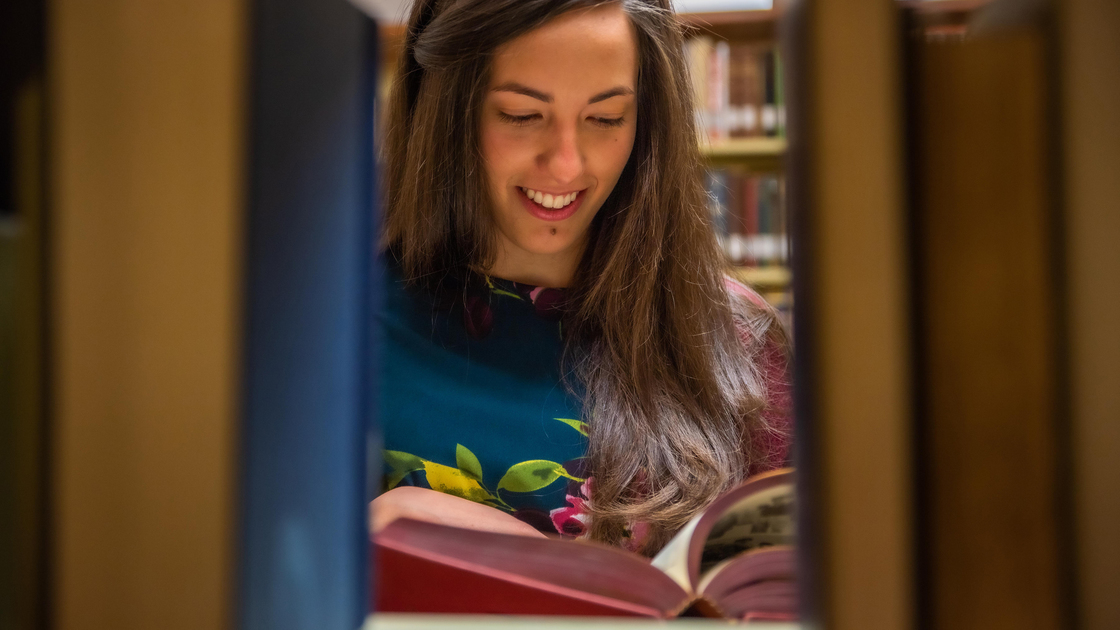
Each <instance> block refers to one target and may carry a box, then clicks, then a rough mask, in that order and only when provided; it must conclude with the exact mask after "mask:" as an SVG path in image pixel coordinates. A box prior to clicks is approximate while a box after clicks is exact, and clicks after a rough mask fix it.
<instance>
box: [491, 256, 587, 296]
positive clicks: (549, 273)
mask: <svg viewBox="0 0 1120 630" xmlns="http://www.w3.org/2000/svg"><path fill="white" fill-rule="evenodd" d="M511 250H514V248H510V247H501V246H499V250H498V258H497V260H496V261H495V262H494V264H493V266H491V267H490V268H489V269H487V270H486V273H487V274H489V275H491V276H494V277H497V278H504V279H506V280H512V281H513V282H519V283H521V284H528V285H532V286H536V287H550V288H556V289H562V288H565V287H567V286H569V285H570V284H571V282H572V278H573V277H574V276H575V274H576V268H577V267H578V266H579V260H580V257H581V255H582V253H583V248H582V247H580V248H572V249H571V250H566V251H562V252H557V253H555V254H530V253H528V252H525V251H522V250H520V249H517V250H514V251H511Z"/></svg>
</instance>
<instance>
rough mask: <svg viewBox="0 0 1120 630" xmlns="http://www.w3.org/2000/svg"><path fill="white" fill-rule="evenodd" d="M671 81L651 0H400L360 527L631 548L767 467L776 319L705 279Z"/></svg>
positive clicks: (679, 71)
mask: <svg viewBox="0 0 1120 630" xmlns="http://www.w3.org/2000/svg"><path fill="white" fill-rule="evenodd" d="M689 86H690V83H689V80H688V77H687V74H686V70H685V66H684V62H683V59H682V53H681V35H680V31H679V28H678V26H677V23H676V20H675V17H674V16H673V15H672V13H671V12H670V9H669V2H668V0H646V1H641V0H621V1H620V0H614V1H606V2H604V1H602V0H419V1H418V2H417V3H416V5H415V6H414V7H413V10H412V13H411V17H410V19H409V25H408V31H407V36H406V40H405V45H404V50H403V51H402V60H401V65H400V74H399V77H398V80H397V84H396V86H395V89H394V95H393V97H392V101H391V103H390V108H389V112H388V118H387V121H386V122H387V139H386V143H385V148H386V153H385V181H384V185H385V190H386V193H387V195H386V200H385V227H384V235H383V245H384V247H385V250H386V257H385V258H386V260H387V262H388V267H389V279H388V282H387V285H388V294H387V296H386V300H385V305H384V308H383V309H382V311H381V313H380V314H379V318H378V322H379V324H380V329H381V334H382V338H383V346H382V356H384V357H385V364H386V365H385V367H384V374H383V377H382V380H381V389H380V396H381V400H382V405H381V421H382V426H383V429H384V432H385V449H386V450H385V457H386V464H387V467H386V470H387V478H386V486H387V488H389V490H388V491H387V492H385V493H384V494H382V495H381V496H379V497H378V498H377V499H376V500H375V501H374V503H373V505H372V511H373V527H374V530H375V531H376V530H377V529H379V528H380V527H382V526H383V525H384V524H385V523H387V522H389V521H391V520H392V519H394V518H397V517H399V516H410V517H413V518H421V519H427V520H435V521H441V522H445V523H451V524H456V525H461V526H465V527H479V528H485V529H493V530H497V531H507V532H514V533H525V534H530V535H531V534H535V533H537V532H559V533H561V534H569V535H575V536H588V537H590V538H592V539H595V540H600V541H604V542H608V543H613V544H623V545H626V546H628V547H630V548H632V549H636V550H639V551H641V552H642V553H647V554H652V553H655V552H656V551H657V550H658V549H659V548H660V547H661V546H663V545H664V543H665V542H666V541H667V540H668V538H669V537H670V536H671V535H672V534H673V533H674V532H675V531H676V530H677V529H679V528H680V527H681V526H682V525H683V524H684V523H685V522H686V521H687V520H688V519H689V518H690V517H691V516H692V515H693V514H695V513H696V512H697V511H698V510H700V509H702V508H703V507H704V506H705V505H706V504H707V503H708V502H710V501H711V500H712V499H713V498H715V497H716V496H717V495H718V494H719V493H721V492H722V491H724V490H727V489H728V488H729V487H731V486H734V485H735V484H737V483H739V482H741V481H742V480H743V479H744V478H745V477H746V476H747V475H749V474H752V473H755V472H759V471H761V470H765V469H767V468H771V467H775V466H777V465H781V464H782V463H783V461H784V460H785V457H786V453H787V451H788V444H789V439H788V430H789V415H788V406H789V390H788V385H787V383H786V376H785V374H786V371H785V358H786V352H785V347H786V345H785V341H784V340H785V337H784V335H783V333H782V331H781V329H780V326H779V325H778V324H777V321H776V319H775V317H774V314H773V312H772V310H771V309H770V308H768V307H767V306H766V305H765V303H764V302H763V301H762V300H761V299H759V298H758V296H757V295H755V294H753V293H752V292H750V291H749V290H748V289H746V288H745V287H742V286H741V285H737V284H735V283H732V282H730V281H728V280H726V279H725V277H724V275H723V271H722V270H723V261H722V259H721V255H720V253H719V251H718V247H717V245H716V243H715V239H714V236H713V232H712V228H711V226H710V224H709V222H708V218H707V215H708V210H707V198H706V194H705V190H704V187H703V176H704V173H703V169H702V165H701V159H700V155H699V152H698V149H697V147H696V138H697V134H696V130H695V127H694V123H693V112H692V107H691V103H690V87H689ZM433 490H436V491H435V492H433ZM440 491H442V492H440Z"/></svg>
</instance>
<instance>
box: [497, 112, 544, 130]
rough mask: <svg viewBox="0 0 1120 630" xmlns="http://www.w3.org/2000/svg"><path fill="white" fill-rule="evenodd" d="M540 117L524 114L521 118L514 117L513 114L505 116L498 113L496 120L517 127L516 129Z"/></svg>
mask: <svg viewBox="0 0 1120 630" xmlns="http://www.w3.org/2000/svg"><path fill="white" fill-rule="evenodd" d="M540 117H541V115H540V114H525V115H523V116H514V115H513V114H507V113H505V112H503V111H499V112H498V120H501V121H502V122H507V123H510V124H512V125H517V126H518V127H523V126H525V125H528V124H529V123H531V122H533V121H534V120H536V119H538V118H540Z"/></svg>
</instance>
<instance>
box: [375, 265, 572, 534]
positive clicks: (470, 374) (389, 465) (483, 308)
mask: <svg viewBox="0 0 1120 630" xmlns="http://www.w3.org/2000/svg"><path fill="white" fill-rule="evenodd" d="M563 302H564V291H563V290H561V289H546V288H540V287H533V286H528V285H523V284H519V283H515V282H510V281H507V280H501V279H498V278H487V277H484V276H480V277H477V278H475V279H474V280H473V282H472V284H471V285H470V286H468V287H467V288H466V289H465V290H463V291H462V292H461V293H458V292H457V293H456V294H455V295H452V296H443V297H437V296H433V295H430V294H429V293H428V292H426V291H425V290H424V289H420V288H417V287H406V286H405V284H404V282H403V280H402V278H401V275H400V273H399V271H398V270H397V269H395V268H394V267H393V266H390V267H389V269H388V273H387V277H386V281H385V292H384V296H383V303H382V305H381V307H380V308H379V309H378V312H377V314H376V322H377V324H378V335H379V337H380V339H379V342H380V356H381V357H382V363H381V368H380V369H381V374H380V383H379V385H380V386H379V388H378V389H379V405H380V409H379V416H378V417H379V419H380V422H381V427H382V430H383V435H384V451H383V457H384V464H385V468H384V484H383V486H384V489H390V488H394V487H396V486H400V485H412V486H421V487H425V488H432V489H435V490H440V491H443V492H447V493H449V494H453V495H457V496H461V497H464V498H467V499H471V500H473V501H477V502H480V503H484V504H487V505H491V506H493V507H495V508H498V509H501V510H505V511H507V512H510V513H511V514H513V515H514V516H515V517H517V518H519V519H521V520H522V521H525V522H527V523H529V524H531V525H533V526H535V527H536V528H537V529H539V530H541V531H544V532H548V533H564V534H568V535H580V534H582V533H583V529H584V526H585V515H584V513H583V510H582V509H581V508H582V507H583V506H582V501H583V500H584V499H585V498H586V496H585V495H584V492H586V484H585V482H586V479H585V476H586V471H585V470H584V466H583V461H584V460H583V457H584V455H585V454H586V451H587V428H586V427H585V426H584V423H583V422H582V421H581V419H580V418H581V413H580V409H581V404H580V400H579V399H578V398H577V397H576V396H573V395H572V394H571V393H570V392H569V391H568V390H567V389H566V387H565V386H564V384H563V379H562V378H561V376H562V375H561V374H560V364H561V353H562V339H563V330H562V327H561V323H560V319H561V313H562V309H563Z"/></svg>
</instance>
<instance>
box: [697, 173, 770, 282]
mask: <svg viewBox="0 0 1120 630" xmlns="http://www.w3.org/2000/svg"><path fill="white" fill-rule="evenodd" d="M707 185H708V199H709V210H710V212H711V218H712V226H713V228H714V229H715V232H716V238H717V240H718V241H719V243H720V247H721V248H722V249H723V252H724V254H725V255H726V256H727V261H728V263H730V264H731V265H735V266H750V267H767V266H786V265H788V263H789V254H790V251H789V250H790V246H789V236H788V230H787V220H786V213H785V180H784V178H782V177H781V176H780V175H776V174H756V173H751V172H748V171H742V170H737V169H733V168H712V169H710V170H709V171H708V182H707Z"/></svg>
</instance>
